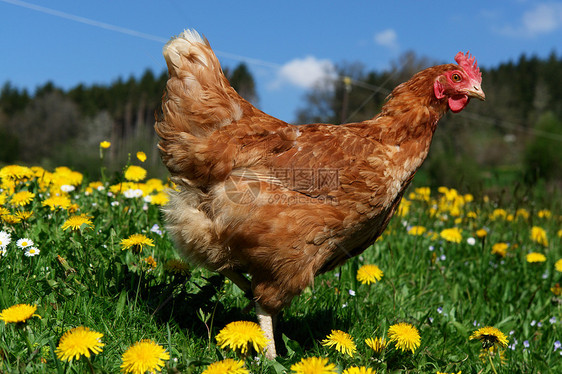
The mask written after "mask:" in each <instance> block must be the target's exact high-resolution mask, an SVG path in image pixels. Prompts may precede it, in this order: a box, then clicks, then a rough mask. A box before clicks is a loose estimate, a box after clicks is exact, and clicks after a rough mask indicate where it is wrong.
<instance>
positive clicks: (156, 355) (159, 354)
mask: <svg viewBox="0 0 562 374" xmlns="http://www.w3.org/2000/svg"><path fill="white" fill-rule="evenodd" d="M121 359H122V360H123V364H122V365H121V370H122V371H123V372H125V373H133V374H144V373H145V372H147V371H150V372H153V371H157V370H158V371H159V370H161V369H162V367H163V366H164V360H169V359H170V354H169V353H168V352H166V351H165V350H164V348H163V347H162V346H161V345H158V344H156V343H155V342H153V341H152V340H148V339H143V340H141V341H140V342H136V343H135V344H133V345H132V346H131V347H129V349H127V350H126V351H125V353H123V355H122V356H121Z"/></svg>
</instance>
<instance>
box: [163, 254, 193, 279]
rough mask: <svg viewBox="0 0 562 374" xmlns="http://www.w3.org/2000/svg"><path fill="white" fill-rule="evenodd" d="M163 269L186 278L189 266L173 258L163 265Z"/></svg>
mask: <svg viewBox="0 0 562 374" xmlns="http://www.w3.org/2000/svg"><path fill="white" fill-rule="evenodd" d="M164 269H166V270H167V271H169V272H171V273H174V274H179V275H183V276H187V275H188V274H189V265H188V264H187V263H186V262H184V261H182V260H178V259H175V258H174V259H171V260H168V262H166V265H164Z"/></svg>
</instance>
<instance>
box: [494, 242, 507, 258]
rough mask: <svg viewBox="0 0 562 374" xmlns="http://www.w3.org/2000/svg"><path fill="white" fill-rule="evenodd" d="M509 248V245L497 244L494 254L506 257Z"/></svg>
mask: <svg viewBox="0 0 562 374" xmlns="http://www.w3.org/2000/svg"><path fill="white" fill-rule="evenodd" d="M507 247H508V244H507V243H496V244H494V245H493V246H492V254H495V255H500V256H502V257H505V255H506V253H507Z"/></svg>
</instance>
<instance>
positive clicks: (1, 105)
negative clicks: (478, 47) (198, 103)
mask: <svg viewBox="0 0 562 374" xmlns="http://www.w3.org/2000/svg"><path fill="white" fill-rule="evenodd" d="M436 63H439V62H436V61H432V60H431V59H428V58H424V57H420V56H417V55H416V54H414V53H413V52H407V53H405V54H403V55H402V56H401V57H400V58H398V59H397V60H396V61H394V62H393V63H392V64H391V67H390V68H389V69H388V70H386V71H374V70H369V69H367V68H366V67H365V66H364V65H363V64H361V63H341V64H338V65H337V73H338V74H337V76H338V78H337V79H326V80H325V81H321V82H319V83H318V84H317V85H316V87H315V88H313V89H311V90H310V91H309V92H307V93H306V94H305V95H304V97H303V99H302V104H301V106H300V108H299V109H298V110H297V112H296V113H295V121H294V122H295V123H297V124H300V123H314V122H323V123H342V122H355V121H362V120H364V119H367V118H371V117H373V116H374V115H376V113H378V112H379V111H380V108H381V106H382V105H383V103H384V100H385V97H386V96H387V95H388V93H389V92H390V90H392V89H393V88H394V87H395V86H396V85H398V84H399V83H401V82H403V81H405V80H407V79H409V78H410V77H411V76H412V75H413V74H414V73H416V72H417V71H419V70H422V69H423V68H425V67H427V66H430V65H434V64H436ZM481 70H482V75H483V88H484V91H485V92H486V97H487V100H486V102H485V103H480V102H478V103H474V104H472V105H470V106H469V107H468V108H467V109H465V110H464V111H463V112H461V113H459V114H458V115H454V116H450V115H447V116H446V117H445V118H444V119H443V120H442V121H441V122H440V124H439V128H438V131H437V132H436V136H435V138H434V142H433V143H434V144H433V145H432V150H431V152H430V156H429V158H428V160H427V161H426V163H425V164H424V166H423V167H422V170H421V171H420V174H421V175H420V176H419V177H418V178H417V179H420V182H422V183H424V184H429V185H441V184H442V185H448V186H452V187H460V186H461V185H463V184H469V183H472V184H474V183H475V182H474V181H477V183H481V184H485V183H488V182H490V181H491V182H493V183H496V182H499V183H502V182H503V183H513V182H514V181H517V182H522V183H529V184H532V183H536V182H537V181H546V182H548V183H550V184H553V185H558V184H560V183H561V181H562V152H560V151H559V150H560V148H561V146H562V120H561V119H562V85H560V82H562V59H561V58H560V57H559V56H557V55H556V53H554V52H553V53H551V55H550V56H548V57H547V58H538V57H536V56H531V57H529V56H526V55H521V57H520V58H519V59H518V60H516V61H509V62H505V63H502V64H500V65H499V66H497V67H494V68H487V69H483V68H481ZM225 73H226V75H227V77H228V78H229V80H230V81H231V84H232V85H233V86H234V88H235V89H236V90H237V91H238V92H239V93H240V94H241V95H242V96H243V97H245V98H246V99H248V100H249V101H251V102H252V103H254V104H256V105H257V106H258V107H259V98H258V95H257V92H256V87H255V82H254V79H253V77H252V75H251V73H250V72H249V70H248V68H247V66H246V65H245V64H240V65H238V66H237V67H236V68H234V69H232V70H226V71H225ZM166 80H167V73H166V72H165V71H164V72H162V73H161V74H158V75H157V74H154V73H153V72H152V71H150V70H147V71H146V72H145V73H144V74H143V75H142V76H140V77H138V78H137V77H130V78H129V79H127V80H124V79H118V80H116V81H114V82H113V83H111V84H107V85H97V84H94V85H90V86H86V85H84V84H79V85H77V86H75V87H73V88H71V89H69V90H63V89H61V88H58V87H57V86H56V85H55V83H53V82H48V83H46V84H44V85H42V86H40V87H38V88H37V89H36V90H35V92H34V93H29V92H28V91H27V90H25V89H20V88H18V87H16V86H14V85H13V84H11V83H10V82H6V83H4V85H3V86H2V89H1V91H0V164H7V163H15V162H21V163H26V164H41V165H44V166H47V167H54V166H58V165H67V166H70V167H75V168H79V170H83V171H85V172H87V173H90V174H91V175H92V177H96V176H97V172H98V171H99V167H100V159H99V151H98V144H99V142H100V141H102V140H109V141H111V142H112V144H113V145H112V147H111V148H110V149H109V150H108V153H107V158H106V159H105V161H104V162H106V163H107V162H109V164H110V168H111V167H113V168H114V169H115V170H118V168H119V167H121V166H122V165H123V164H124V163H126V162H127V160H128V157H130V155H131V154H135V153H136V151H138V150H143V151H145V153H146V154H147V155H148V156H149V159H148V161H147V162H146V164H145V166H146V167H147V168H148V169H153V170H152V171H154V172H155V173H156V174H157V175H161V176H163V175H165V170H164V169H163V168H162V166H161V164H160V161H159V156H158V152H157V151H156V142H157V139H156V137H155V134H154V131H153V124H154V115H155V111H157V110H158V108H159V105H160V100H161V97H162V93H163V91H164V88H165V84H166ZM77 156H78V157H77ZM106 166H107V165H106ZM469 181H471V182H469ZM487 181H488V182H487Z"/></svg>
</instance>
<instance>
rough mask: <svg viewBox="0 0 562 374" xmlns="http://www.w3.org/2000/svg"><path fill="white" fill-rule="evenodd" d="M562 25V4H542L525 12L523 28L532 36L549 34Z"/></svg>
mask: <svg viewBox="0 0 562 374" xmlns="http://www.w3.org/2000/svg"><path fill="white" fill-rule="evenodd" d="M561 26H562V4H560V3H552V4H540V5H539V6H537V7H536V8H535V9H533V10H531V11H528V12H525V13H524V14H523V29H524V30H525V31H526V32H527V33H528V34H529V35H531V36H534V35H539V34H547V33H549V32H551V31H554V30H556V29H557V28H559V27H561Z"/></svg>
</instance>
